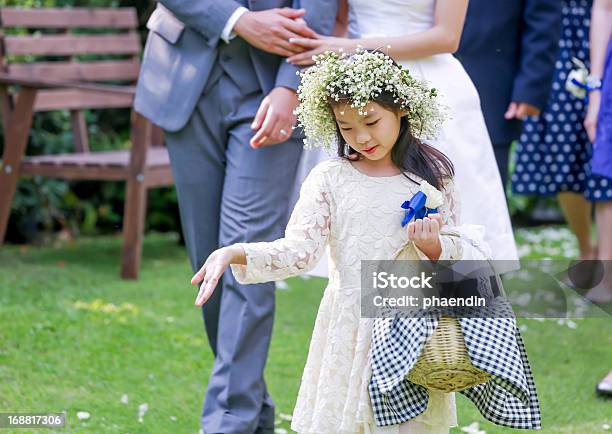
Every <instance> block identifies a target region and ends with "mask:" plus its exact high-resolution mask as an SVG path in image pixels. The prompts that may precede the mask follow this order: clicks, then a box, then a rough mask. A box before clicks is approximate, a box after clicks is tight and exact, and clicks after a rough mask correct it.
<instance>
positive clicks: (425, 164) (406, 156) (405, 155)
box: [329, 91, 455, 190]
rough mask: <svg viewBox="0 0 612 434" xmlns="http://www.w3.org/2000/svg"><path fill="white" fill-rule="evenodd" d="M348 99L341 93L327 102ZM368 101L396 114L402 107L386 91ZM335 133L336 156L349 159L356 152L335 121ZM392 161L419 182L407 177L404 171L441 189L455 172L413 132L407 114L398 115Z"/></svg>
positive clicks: (441, 154) (341, 101)
mask: <svg viewBox="0 0 612 434" xmlns="http://www.w3.org/2000/svg"><path fill="white" fill-rule="evenodd" d="M348 101H349V98H348V96H345V95H340V100H339V101H335V100H330V101H329V104H330V106H334V105H339V104H343V105H344V104H346V103H347V102H348ZM371 102H376V103H378V104H380V105H381V106H382V107H384V108H386V109H387V110H390V111H393V112H395V113H399V112H400V111H401V109H402V108H401V106H400V104H399V102H395V97H394V96H393V94H392V93H391V92H389V91H383V92H382V93H381V94H380V95H379V96H377V97H375V98H373V99H372V100H371ZM349 105H350V103H349ZM336 134H337V136H338V156H339V157H342V158H346V159H348V156H349V155H354V154H357V151H356V150H355V149H353V148H351V147H350V146H348V145H347V143H346V141H345V140H344V137H342V134H341V132H340V128H339V127H338V124H336ZM391 160H392V161H393V163H394V164H395V165H396V166H397V167H399V168H400V170H401V171H402V173H403V174H404V176H405V177H406V178H408V179H410V180H411V181H413V182H415V183H418V181H416V180H414V179H412V178H411V177H410V176H408V174H407V173H406V172H409V173H414V174H415V175H417V176H419V177H420V178H422V179H424V180H425V181H427V182H428V183H430V184H431V185H433V186H434V187H436V188H437V189H438V190H440V189H442V186H443V185H444V181H445V179H448V178H452V177H453V176H454V174H455V169H454V167H453V163H452V162H451V161H450V160H449V158H448V157H447V156H446V155H445V154H444V153H443V152H441V151H439V150H437V149H436V148H434V147H433V146H430V145H428V144H426V143H423V142H422V141H420V140H419V139H417V138H416V137H415V136H414V135H413V133H412V131H410V126H409V124H408V119H407V118H406V116H402V118H401V124H400V132H399V136H398V138H397V141H396V142H395V145H394V146H393V149H392V150H391Z"/></svg>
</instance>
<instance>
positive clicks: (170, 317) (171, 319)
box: [166, 316, 174, 323]
mask: <svg viewBox="0 0 612 434" xmlns="http://www.w3.org/2000/svg"><path fill="white" fill-rule="evenodd" d="M166 322H169V323H173V322H174V317H173V316H167V317H166Z"/></svg>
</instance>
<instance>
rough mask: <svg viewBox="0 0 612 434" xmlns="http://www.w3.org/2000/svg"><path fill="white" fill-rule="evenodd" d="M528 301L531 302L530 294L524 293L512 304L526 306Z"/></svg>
mask: <svg viewBox="0 0 612 434" xmlns="http://www.w3.org/2000/svg"><path fill="white" fill-rule="evenodd" d="M530 301H531V294H530V293H528V292H524V293H522V294H520V295H519V296H517V297H515V298H514V303H515V304H518V305H519V306H527V305H528V304H529V302H530Z"/></svg>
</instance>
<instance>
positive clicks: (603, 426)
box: [601, 423, 610, 431]
mask: <svg viewBox="0 0 612 434" xmlns="http://www.w3.org/2000/svg"><path fill="white" fill-rule="evenodd" d="M601 429H604V430H606V431H608V430H609V429H610V425H609V424H607V423H604V424H603V425H602V426H601Z"/></svg>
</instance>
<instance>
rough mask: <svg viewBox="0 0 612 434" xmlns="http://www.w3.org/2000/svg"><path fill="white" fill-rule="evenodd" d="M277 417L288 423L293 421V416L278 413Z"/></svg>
mask: <svg viewBox="0 0 612 434" xmlns="http://www.w3.org/2000/svg"><path fill="white" fill-rule="evenodd" d="M278 417H280V418H281V419H283V420H286V421H289V422H291V421H292V420H293V416H292V415H290V414H286V413H280V414H279V415H278Z"/></svg>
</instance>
